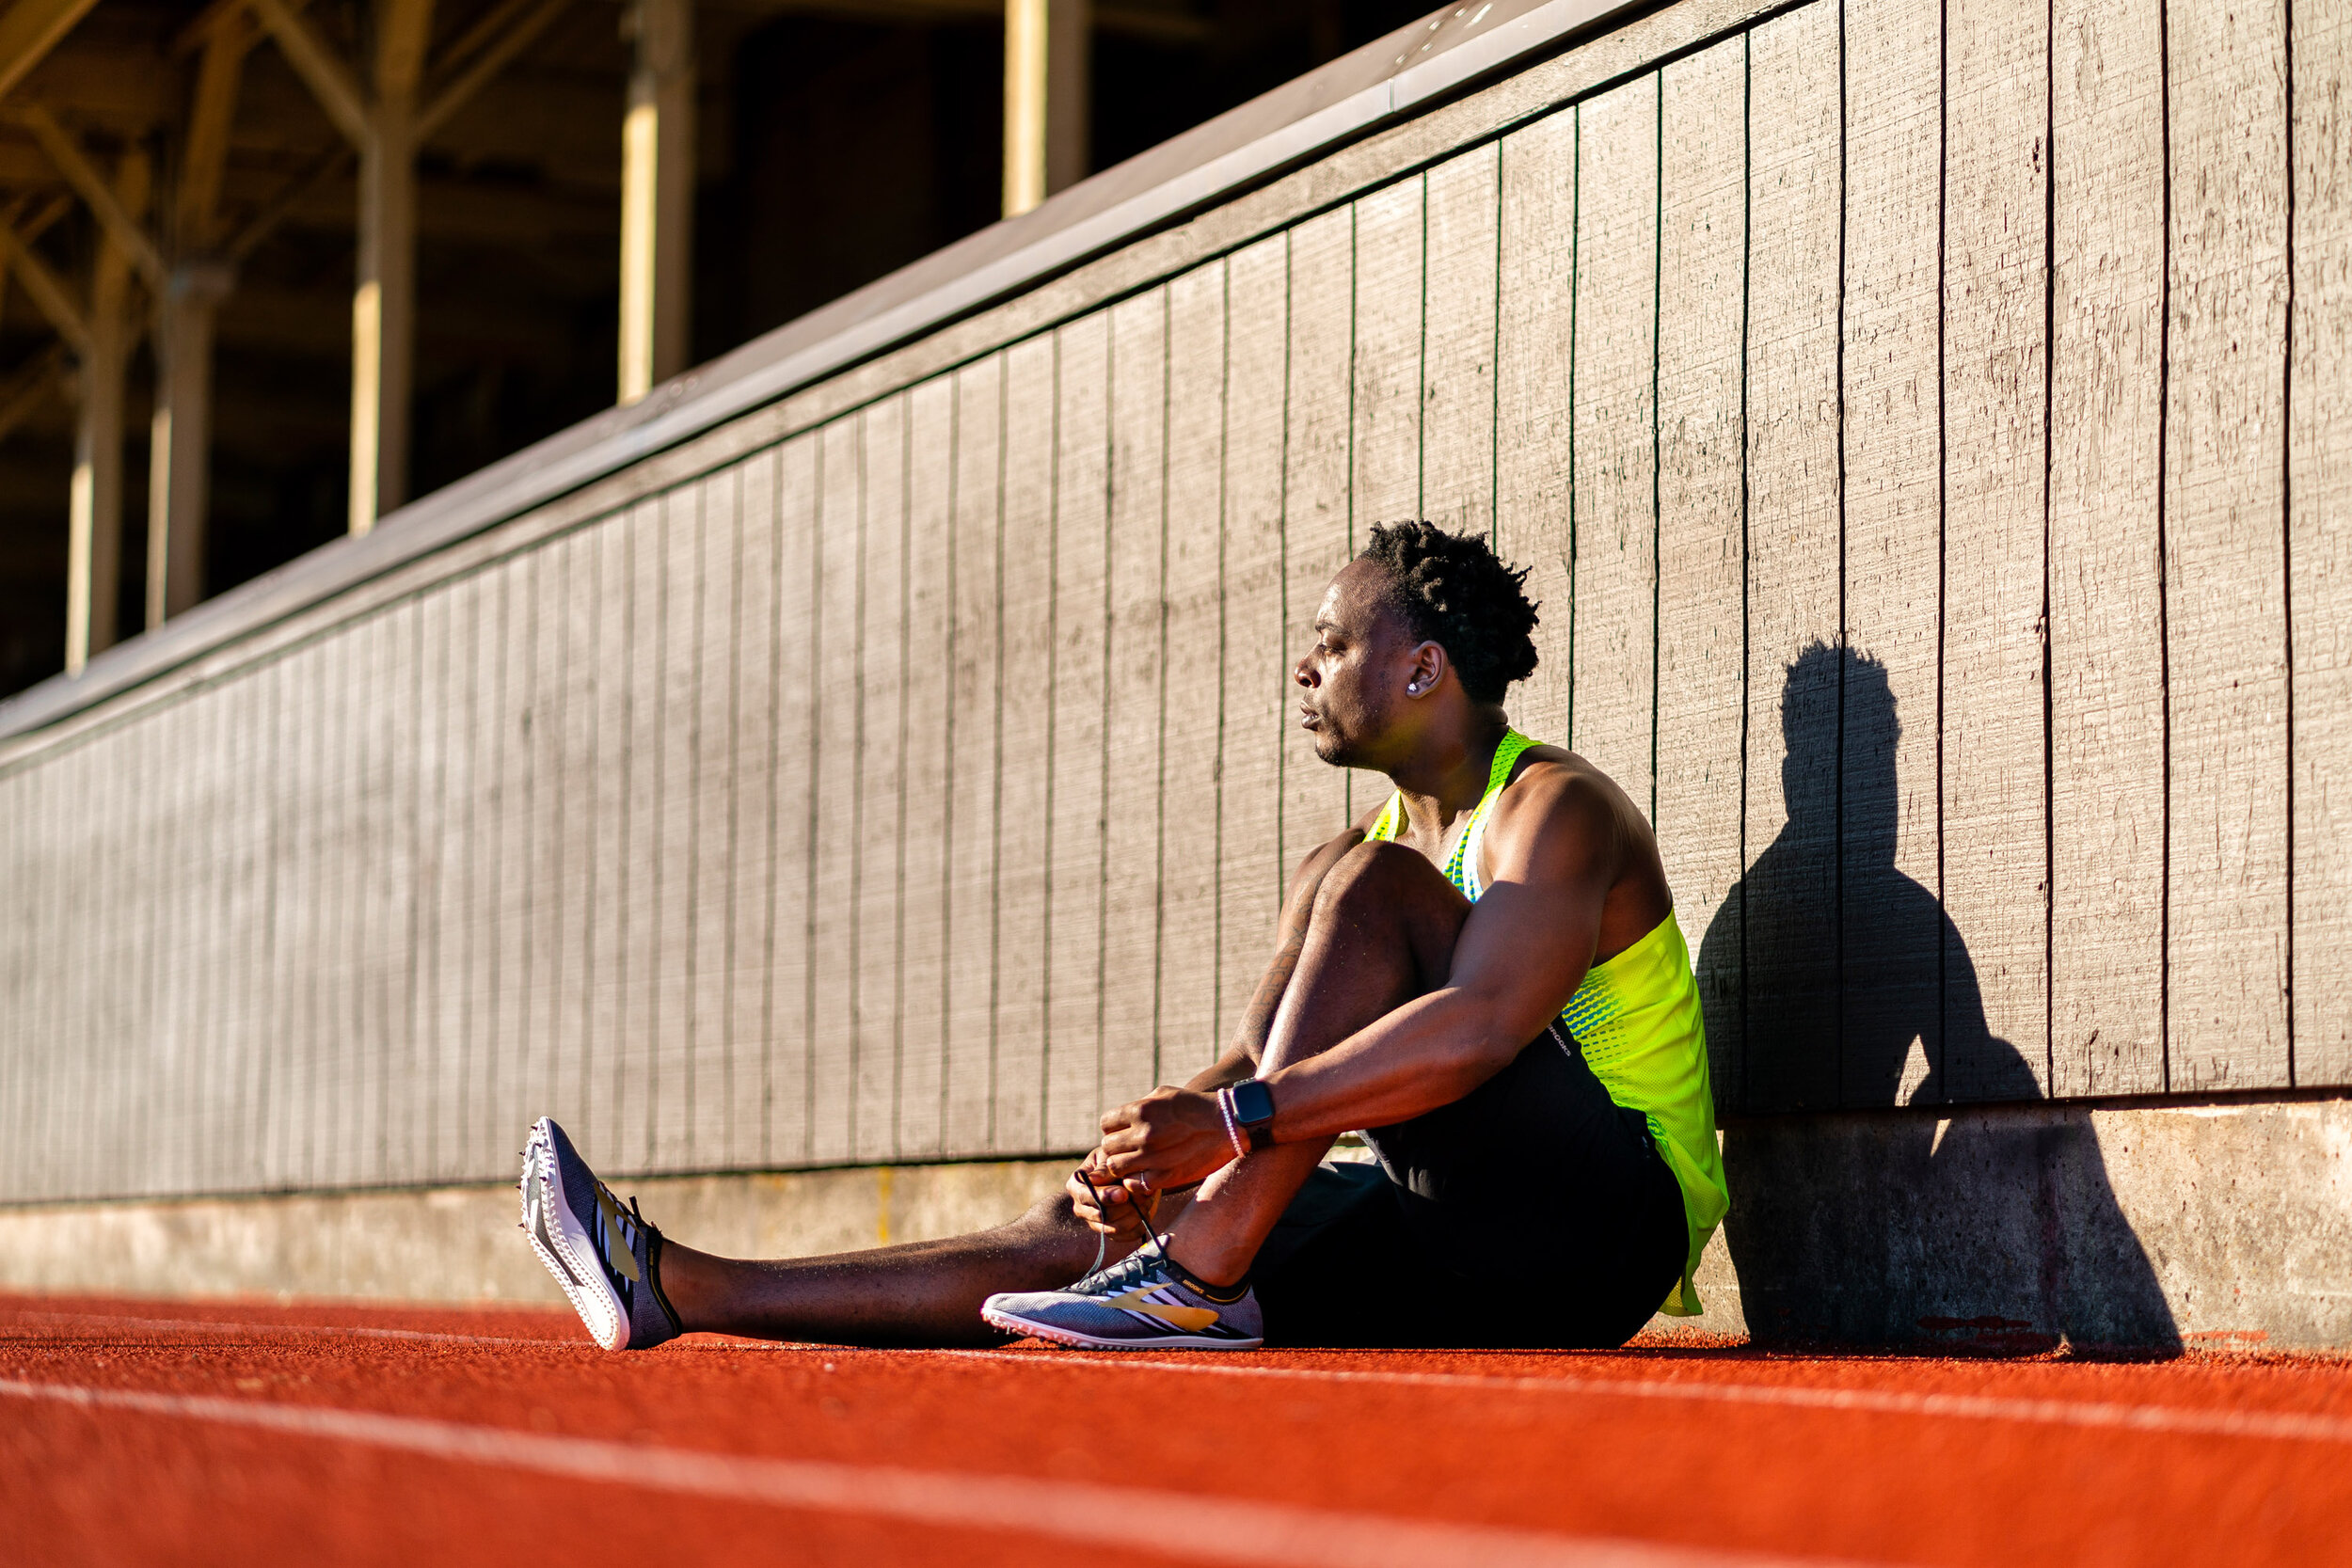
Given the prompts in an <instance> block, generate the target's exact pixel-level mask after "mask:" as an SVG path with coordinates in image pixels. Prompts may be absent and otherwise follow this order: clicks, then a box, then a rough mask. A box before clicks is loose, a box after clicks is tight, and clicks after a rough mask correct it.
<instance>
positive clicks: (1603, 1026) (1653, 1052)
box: [1372, 730, 1731, 1318]
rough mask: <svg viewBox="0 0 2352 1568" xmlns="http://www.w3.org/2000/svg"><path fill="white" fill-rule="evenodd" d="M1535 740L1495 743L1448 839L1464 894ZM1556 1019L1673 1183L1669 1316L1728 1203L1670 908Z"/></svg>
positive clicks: (1384, 832)
mask: <svg viewBox="0 0 2352 1568" xmlns="http://www.w3.org/2000/svg"><path fill="white" fill-rule="evenodd" d="M1534 744H1535V742H1534V741H1533V740H1530V739H1529V738H1528V737H1527V736H1523V735H1521V734H1520V733H1519V732H1518V731H1517V730H1511V731H1508V732H1506V733H1505V734H1504V736H1503V737H1502V745H1501V746H1498V747H1497V748H1495V760H1494V766H1493V768H1491V769H1489V770H1488V772H1487V775H1486V794H1485V796H1483V797H1482V798H1481V799H1480V800H1479V802H1478V805H1477V808H1476V809H1475V810H1473V811H1472V812H1471V813H1470V822H1469V825H1468V826H1466V827H1465V828H1464V829H1463V830H1462V832H1461V834H1460V836H1459V837H1457V838H1456V839H1455V840H1454V853H1453V855H1452V856H1451V857H1449V859H1448V861H1447V863H1446V868H1445V874H1446V879H1447V880H1448V881H1451V882H1452V883H1453V884H1454V886H1455V887H1457V888H1459V889H1461V890H1462V895H1463V896H1464V897H1466V898H1468V899H1470V901H1471V902H1472V903H1476V902H1477V901H1478V897H1479V895H1481V894H1483V893H1485V892H1486V888H1485V887H1484V885H1482V884H1481V882H1480V880H1479V877H1478V853H1479V847H1480V846H1481V844H1482V843H1483V842H1484V840H1485V837H1486V819H1487V817H1488V816H1491V815H1493V812H1494V803H1495V800H1496V798H1497V797H1499V796H1500V795H1502V786H1503V784H1504V782H1505V781H1506V780H1508V779H1509V778H1510V777H1511V767H1512V765H1513V764H1514V763H1516V762H1518V759H1519V753H1520V752H1524V751H1526V750H1527V749H1528V748H1529V747H1530V746H1533V745H1534ZM1404 821H1405V802H1404V800H1402V798H1400V797H1398V796H1396V795H1391V796H1390V797H1389V803H1388V806H1387V808H1386V809H1385V810H1383V811H1382V812H1381V814H1380V819H1379V821H1377V822H1375V824H1374V825H1373V829H1372V836H1373V837H1374V838H1375V839H1393V838H1395V837H1396V835H1397V832H1398V830H1399V829H1400V828H1402V827H1403V826H1404ZM1560 1022H1561V1025H1562V1027H1564V1028H1565V1029H1566V1030H1567V1032H1568V1034H1569V1035H1570V1036H1571V1037H1573V1038H1574V1039H1575V1041H1576V1043H1577V1046H1578V1048H1579V1049H1580V1050H1581V1051H1582V1052H1583V1053H1584V1062H1585V1065H1586V1066H1588V1067H1590V1068H1591V1069H1593V1076H1594V1077H1596V1078H1597V1079H1599V1080H1600V1085H1601V1087H1602V1088H1604V1089H1606V1090H1608V1091H1609V1098H1610V1099H1611V1100H1612V1101H1615V1102H1616V1103H1617V1104H1619V1105H1622V1106H1624V1107H1626V1109H1628V1110H1630V1111H1638V1112H1640V1113H1641V1115H1642V1116H1643V1117H1644V1118H1645V1119H1646V1120H1647V1121H1648V1122H1649V1130H1650V1136H1651V1138H1652V1139H1654V1140H1655V1141H1656V1143H1657V1145H1658V1152H1659V1154H1660V1155H1661V1157H1662V1158H1663V1159H1664V1160H1665V1162H1666V1168H1667V1169H1669V1170H1671V1171H1673V1172H1674V1176H1675V1180H1676V1182H1677V1184H1678V1185H1679V1186H1680V1187H1681V1188H1682V1212H1683V1215H1684V1217H1685V1219H1686V1220H1687V1221H1688V1222H1689V1225H1690V1230H1691V1246H1690V1251H1689V1253H1688V1254H1687V1255H1686V1256H1685V1258H1684V1260H1683V1265H1682V1277H1681V1278H1680V1279H1679V1280H1677V1281H1676V1282H1675V1288H1674V1289H1673V1290H1671V1291H1667V1292H1666V1300H1665V1302H1664V1304H1663V1305H1661V1307H1659V1310H1660V1311H1661V1312H1664V1313H1667V1314H1669V1315H1670V1316H1673V1317H1677V1318H1688V1317H1693V1316H1695V1315H1697V1314H1698V1313H1699V1312H1700V1311H1702V1310H1703V1309H1704V1308H1703V1307H1701V1305H1700V1302H1699V1294H1698V1288H1697V1286H1696V1284H1695V1283H1694V1282H1693V1281H1692V1273H1693V1272H1694V1271H1695V1270H1696V1269H1697V1268H1698V1266H1699V1254H1700V1253H1701V1252H1702V1251H1704V1250H1705V1249H1706V1246H1707V1239H1708V1237H1709V1236H1711V1235H1713V1234H1714V1232H1715V1227H1717V1226H1718V1225H1721V1224H1722V1223H1723V1218H1724V1212H1725V1211H1726V1210H1728V1209H1729V1208H1730V1207H1731V1193H1730V1189H1729V1188H1728V1187H1727V1186H1726V1185H1725V1184H1724V1162H1723V1156H1722V1153H1721V1152H1720V1151H1719V1150H1718V1148H1716V1144H1715V1095H1714V1090H1713V1089H1712V1088H1711V1087H1710V1086H1709V1085H1708V1078H1707V1020H1706V1018H1705V1016H1704V1015H1703V1014H1702V1013H1701V1011H1700V1008H1699V989H1698V982H1697V980H1696V978H1695V977H1694V976H1693V975H1692V973H1691V950H1690V948H1689V947H1688V946H1687V945H1685V944H1684V942H1683V940H1682V927H1681V926H1680V925H1679V924H1678V923H1677V921H1676V919H1675V916H1674V911H1672V910H1669V911H1666V918H1665V919H1663V920H1661V921H1660V922H1659V923H1658V925H1657V926H1656V927H1654V928H1652V929H1651V931H1650V932H1649V934H1648V935H1646V936H1645V937H1643V938H1642V939H1641V940H1640V941H1639V942H1635V943H1634V944H1633V945H1632V946H1630V947H1629V948H1627V949H1626V950H1625V951H1624V952H1622V953H1620V954H1618V955H1617V956H1616V957H1615V958H1611V959H1609V960H1608V961H1607V962H1606V963H1597V964H1595V965H1593V967H1592V968H1591V969H1589V970H1587V971H1585V974H1584V983H1583V984H1582V985H1581V986H1579V987H1577V988H1576V994H1575V995H1574V996H1572V997H1570V998H1569V999H1568V1005H1567V1006H1565V1007H1564V1008H1562V1009H1561V1012H1560Z"/></svg>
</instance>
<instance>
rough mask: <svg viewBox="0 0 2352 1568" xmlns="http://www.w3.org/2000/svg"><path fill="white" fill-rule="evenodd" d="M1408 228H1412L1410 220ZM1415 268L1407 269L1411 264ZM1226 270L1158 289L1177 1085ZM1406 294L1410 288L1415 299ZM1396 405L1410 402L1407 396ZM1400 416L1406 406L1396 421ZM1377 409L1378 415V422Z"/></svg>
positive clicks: (1166, 851) (1164, 994)
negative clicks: (1164, 398) (1162, 318)
mask: <svg viewBox="0 0 2352 1568" xmlns="http://www.w3.org/2000/svg"><path fill="white" fill-rule="evenodd" d="M1414 231H1415V232H1416V233H1418V232H1419V230H1418V227H1416V229H1415V230H1414ZM1415 270H1416V271H1418V267H1417V268H1416V269H1415ZM1226 287H1227V279H1226V265H1225V263H1224V262H1223V261H1214V262H1211V263H1210V264H1208V265H1207V266H1204V267H1199V268H1196V269H1194V270H1193V271H1191V272H1188V273H1185V274H1184V275H1183V276H1182V277H1177V278H1175V279H1173V280H1172V281H1170V282H1169V284H1168V546H1167V555H1166V558H1165V561H1166V564H1165V566H1164V568H1163V569H1164V570H1165V572H1166V573H1167V585H1168V586H1167V594H1168V633H1167V636H1168V641H1167V643H1166V647H1167V655H1166V657H1167V670H1168V699H1167V710H1166V712H1167V717H1166V721H1165V724H1164V727H1163V729H1162V732H1161V745H1162V746H1163V747H1164V748H1165V749H1166V752H1167V764H1166V771H1165V773H1163V774H1162V778H1163V780H1164V783H1163V785H1162V796H1161V800H1162V807H1161V817H1160V821H1161V830H1160V831H1161V843H1160V857H1161V866H1162V884H1161V885H1162V894H1161V896H1162V900H1163V902H1162V906H1161V922H1160V953H1161V966H1160V1030H1159V1042H1160V1055H1159V1062H1158V1070H1157V1074H1156V1076H1157V1077H1159V1079H1160V1080H1161V1081H1162V1082H1172V1083H1179V1084H1181V1083H1183V1082H1184V1080H1185V1079H1187V1078H1189V1077H1191V1076H1192V1075H1193V1074H1194V1073H1195V1072H1198V1071H1199V1070H1200V1069H1201V1068H1202V1067H1205V1066H1206V1065H1207V1064H1208V1063H1210V1062H1211V1061H1213V1060H1215V1059H1216V1053H1217V1050H1218V1049H1219V1047H1220V1046H1221V1045H1222V1043H1223V1042H1222V1041H1221V1040H1220V1039H1219V1038H1218V1037H1217V1018H1216V1006H1217V995H1218V991H1219V990H1220V987H1219V984H1218V981H1219V975H1218V974H1217V958H1218V952H1217V940H1216V889H1217V864H1218V860H1219V858H1220V842H1221V834H1222V832H1223V827H1224V807H1225V801H1224V796H1223V792H1222V790H1221V788H1220V784H1219V780H1220V777H1221V775H1222V772H1223V766H1224V758H1223V757H1222V756H1221V755H1220V754H1219V752H1218V744H1219V741H1220V739H1221V738H1222V730H1221V725H1220V722H1219V718H1218V713H1217V709H1218V706H1219V705H1220V698H1221V695H1222V689H1223V682H1222V678H1221V674H1220V672H1221V670H1222V667H1223V654H1224V648H1223V631H1224V626H1223V621H1224V616H1223V597H1224V584H1223V581H1222V579H1221V576H1220V571H1219V561H1218V557H1219V555H1220V554H1221V553H1222V544H1223V527H1222V516H1223V512H1224V501H1225V496H1224V478H1225V451H1224V448H1225V388H1226V355H1227V352H1228V344H1227V341H1226V310H1225V302H1226ZM1417 293H1418V291H1416V297H1417ZM1406 396H1407V400H1408V409H1409V406H1410V403H1411V401H1413V400H1412V398H1411V394H1410V393H1407V394H1406ZM1409 417H1410V415H1409V412H1408V413H1407V415H1406V418H1409ZM1385 418H1387V416H1384V419H1385Z"/></svg>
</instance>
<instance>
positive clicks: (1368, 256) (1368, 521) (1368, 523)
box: [1350, 175, 1428, 549]
mask: <svg viewBox="0 0 2352 1568" xmlns="http://www.w3.org/2000/svg"><path fill="white" fill-rule="evenodd" d="M1427 193H1428V181H1427V179H1426V177H1425V176H1422V175H1413V176H1410V177H1408V178H1406V179H1404V180H1400V181H1398V182H1396V183H1395V184H1392V185H1388V186H1385V187H1383V188H1382V189H1380V190H1377V191H1374V192H1373V193H1371V194H1370V195H1368V196H1365V197H1362V198H1359V199H1358V200H1357V202H1356V204H1355V213H1356V368H1355V386H1356V417H1355V425H1354V431H1355V434H1354V437H1353V442H1354V447H1353V456H1352V467H1351V470H1350V471H1351V474H1352V485H1353V488H1352V499H1353V515H1354V517H1355V529H1354V532H1355V537H1356V547H1357V548H1359V549H1361V548H1362V547H1363V546H1364V542H1365V541H1366V540H1368V539H1369V538H1370V537H1371V529H1372V526H1373V525H1374V524H1375V523H1395V522H1403V521H1406V519H1408V518H1413V517H1418V516H1420V515H1421V508H1422V417H1421V415H1422V348H1423V345H1424V343H1425V341H1426V338H1425V326H1426V322H1425V319H1424V316H1423V308H1424V306H1425V305H1426V303H1427V300H1426V297H1425V295H1424V293H1423V288H1422V277H1423V272H1422V257H1423V254H1424V247H1425V245H1426V242H1427V239H1428V228H1427V222H1428V215H1427V210H1426V206H1425V199H1424V198H1426V196H1427Z"/></svg>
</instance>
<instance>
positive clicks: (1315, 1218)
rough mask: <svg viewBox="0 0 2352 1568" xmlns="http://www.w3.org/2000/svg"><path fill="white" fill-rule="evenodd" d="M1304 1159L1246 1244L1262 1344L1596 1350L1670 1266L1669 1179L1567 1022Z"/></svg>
mask: <svg viewBox="0 0 2352 1568" xmlns="http://www.w3.org/2000/svg"><path fill="white" fill-rule="evenodd" d="M1366 1136H1367V1137H1368V1138H1369V1140H1370V1141H1371V1143H1372V1146H1373V1148H1374V1150H1375V1152H1376V1153H1377V1154H1378V1155H1379V1157H1380V1163H1379V1164H1376V1165H1375V1164H1327V1165H1324V1166H1321V1167H1319V1168H1318V1169H1317V1170H1316V1171H1315V1173H1314V1175H1313V1176H1312V1177H1311V1178H1310V1179H1309V1180H1308V1182H1307V1184H1306V1186H1305V1187H1303V1188H1301V1189H1300V1190H1299V1194H1298V1196H1297V1197H1295V1198H1294V1199H1293V1200H1292V1202H1291V1206H1290V1207H1289V1208H1288V1209H1287V1210H1285V1211H1284V1212H1283V1214H1282V1218H1281V1220H1280V1221H1279V1223H1278V1224H1277V1225H1276V1227H1275V1228H1274V1233H1273V1234H1272V1235H1271V1236H1269V1237H1267V1238H1266V1243H1265V1245H1264V1246H1263V1247H1262V1248H1261V1249H1260V1250H1259V1253H1258V1258H1257V1261H1256V1263H1255V1265H1254V1266H1253V1267H1252V1269H1251V1278H1252V1280H1253V1281H1254V1283H1255V1284H1256V1286H1257V1291H1258V1300H1259V1302H1260V1303H1261V1304H1262V1305H1263V1307H1264V1309H1265V1323H1266V1343H1268V1344H1269V1345H1299V1346H1306V1345H1327V1346H1343V1345H1359V1346H1382V1347H1389V1348H1412V1347H1426V1348H1450V1347H1454V1346H1520V1347H1545V1348H1595V1349H1597V1348H1607V1347H1612V1346H1615V1345H1621V1344H1623V1343H1625V1341H1626V1340H1628V1339H1629V1338H1632V1337H1633V1335H1634V1334H1635V1333H1636V1332H1638V1331H1639V1330H1640V1329H1641V1327H1642V1325H1643V1324H1644V1323H1647V1322H1648V1321H1649V1317H1650V1314H1651V1313H1653V1312H1655V1311H1656V1310H1657V1309H1658V1307H1659V1304H1660V1303H1661V1302H1663V1301H1664V1300H1665V1299H1666V1293H1667V1291H1671V1290H1672V1289H1673V1288H1674V1284H1675V1281H1676V1280H1677V1279H1678V1278H1680V1277H1681V1275H1682V1263H1683V1255H1684V1251H1685V1249H1686V1247H1687V1246H1688V1245H1689V1231H1688V1228H1687V1226H1686V1222H1685V1220H1684V1217H1683V1210H1682V1189H1681V1186H1680V1185H1679V1184H1678V1183H1677V1181H1676V1180H1675V1178H1674V1173H1673V1172H1672V1171H1671V1170H1669V1169H1668V1168H1667V1167H1666V1162H1665V1161H1664V1160H1663V1159H1662V1158H1661V1157H1660V1155H1659V1152H1658V1149H1657V1148H1656V1146H1655V1145H1654V1144H1653V1143H1652V1142H1651V1140H1650V1132H1649V1126H1648V1123H1647V1121H1646V1120H1645V1118H1644V1117H1642V1116H1641V1114H1640V1113H1639V1112H1635V1111H1629V1110H1626V1109H1624V1108H1623V1107H1621V1106H1619V1105H1617V1104H1616V1103H1615V1102H1613V1101H1611V1100H1610V1098H1609V1094H1608V1091H1607V1090H1605V1089H1603V1088H1602V1087H1601V1085H1600V1080H1598V1079H1597V1078H1595V1077H1594V1076H1593V1071H1592V1069H1590V1068H1589V1067H1586V1066H1585V1065H1584V1057H1583V1055H1582V1053H1580V1052H1579V1051H1577V1050H1576V1049H1575V1047H1574V1046H1573V1044H1572V1043H1571V1042H1570V1041H1569V1040H1568V1038H1567V1036H1566V1032H1565V1029H1562V1028H1560V1027H1559V1026H1557V1025H1555V1026H1554V1028H1553V1030H1550V1031H1547V1032H1546V1033H1544V1034H1541V1035H1538V1036H1537V1037H1535V1038H1534V1040H1532V1041H1530V1042H1529V1043H1528V1044H1527V1045H1526V1046H1525V1047H1524V1048H1522V1049H1521V1050H1520V1052H1519V1053H1518V1056H1516V1057H1514V1058H1513V1059H1512V1062H1511V1065H1510V1066H1509V1067H1506V1068H1504V1069H1502V1071H1501V1072H1499V1073H1497V1074H1495V1076H1494V1077H1492V1078H1490V1079H1488V1080H1487V1081H1486V1083H1485V1084H1482V1085H1479V1086H1478V1087H1477V1088H1476V1089H1473V1090H1472V1091H1470V1094H1468V1095H1466V1096H1464V1097H1463V1098H1462V1099H1460V1100H1457V1101H1454V1103H1453V1104H1451V1105H1441V1106H1439V1107H1438V1109H1436V1110H1434V1111H1430V1112H1428V1113H1426V1114H1424V1115H1422V1116H1418V1117H1414V1118H1413V1119H1412V1120H1410V1121H1406V1122H1400V1123H1398V1124H1397V1125H1396V1126H1394V1127H1381V1128H1375V1129H1372V1130H1370V1131H1369V1132H1367V1133H1366Z"/></svg>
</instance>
